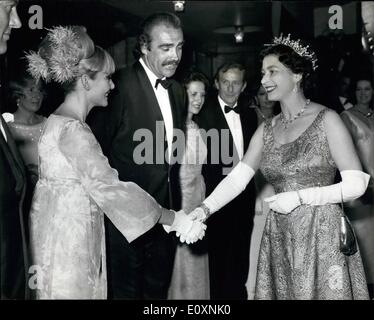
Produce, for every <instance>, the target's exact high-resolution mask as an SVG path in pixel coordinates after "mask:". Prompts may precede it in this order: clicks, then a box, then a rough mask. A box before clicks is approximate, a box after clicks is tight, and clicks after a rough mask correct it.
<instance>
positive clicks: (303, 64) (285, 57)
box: [260, 44, 313, 92]
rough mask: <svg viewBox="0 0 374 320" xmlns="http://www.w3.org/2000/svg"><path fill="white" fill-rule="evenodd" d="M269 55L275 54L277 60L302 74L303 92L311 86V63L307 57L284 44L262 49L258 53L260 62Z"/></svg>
mask: <svg viewBox="0 0 374 320" xmlns="http://www.w3.org/2000/svg"><path fill="white" fill-rule="evenodd" d="M269 55H275V56H277V57H278V59H279V62H280V63H282V64H283V65H285V66H286V67H287V68H288V69H290V70H291V71H292V72H293V73H295V74H301V75H302V79H301V82H300V87H301V88H302V90H303V91H304V92H305V91H308V90H309V89H310V88H311V87H312V79H311V76H312V74H313V64H312V62H311V61H310V60H309V59H307V58H306V57H302V56H300V55H299V54H297V53H296V52H295V51H294V50H293V49H292V48H291V47H289V46H286V45H284V44H277V45H272V46H270V47H266V48H265V49H263V50H262V51H261V53H260V59H261V62H262V61H263V59H264V58H265V57H266V56H269Z"/></svg>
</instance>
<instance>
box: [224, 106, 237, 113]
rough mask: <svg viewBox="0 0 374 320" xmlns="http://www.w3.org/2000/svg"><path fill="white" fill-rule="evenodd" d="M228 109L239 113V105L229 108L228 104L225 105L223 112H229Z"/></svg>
mask: <svg viewBox="0 0 374 320" xmlns="http://www.w3.org/2000/svg"><path fill="white" fill-rule="evenodd" d="M230 111H234V112H236V113H238V114H239V113H240V110H239V107H238V106H236V107H235V108H231V107H229V106H225V113H229V112H230Z"/></svg>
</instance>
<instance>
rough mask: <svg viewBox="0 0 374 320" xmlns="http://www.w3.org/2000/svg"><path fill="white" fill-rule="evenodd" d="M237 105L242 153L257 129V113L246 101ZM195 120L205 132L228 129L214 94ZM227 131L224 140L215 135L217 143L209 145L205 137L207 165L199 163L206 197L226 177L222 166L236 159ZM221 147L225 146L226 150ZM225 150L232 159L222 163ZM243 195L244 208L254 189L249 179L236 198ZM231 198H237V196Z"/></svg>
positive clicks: (210, 140) (253, 195) (230, 163)
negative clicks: (241, 135)
mask: <svg viewBox="0 0 374 320" xmlns="http://www.w3.org/2000/svg"><path fill="white" fill-rule="evenodd" d="M238 107H239V108H240V110H241V112H240V120H241V125H242V131H243V146H244V153H245V152H246V151H247V148H248V145H249V142H250V140H251V137H252V135H253V133H254V132H255V131H256V129H257V116H256V113H255V111H254V110H253V109H251V108H249V107H248V106H247V104H245V103H241V101H240V100H239V103H238ZM231 112H234V111H231ZM195 121H196V122H197V124H198V125H199V127H200V128H201V129H204V130H206V131H208V130H210V129H218V130H219V131H220V132H221V130H222V129H226V130H229V126H228V124H227V121H226V118H225V116H224V114H223V112H222V110H221V107H220V105H219V102H218V97H217V95H214V96H212V97H209V99H207V101H206V103H205V104H204V107H203V109H202V110H201V112H200V113H199V114H198V116H197V117H195ZM228 132H229V137H228V143H227V140H222V135H219V137H220V138H219V143H217V144H214V145H212V139H208V141H207V147H208V159H207V164H206V165H203V171H202V172H203V176H204V178H205V183H206V193H207V196H208V195H209V194H210V193H211V192H212V191H213V190H214V189H215V187H216V186H217V185H218V184H219V183H220V182H221V180H222V179H224V178H225V177H226V174H225V173H224V172H223V169H224V168H226V170H229V169H230V168H232V167H233V166H235V165H236V164H237V162H238V161H239V158H238V152H237V150H236V148H235V144H234V140H233V137H232V134H231V132H230V131H228ZM224 148H226V150H225V149H224ZM227 151H228V152H229V155H230V156H231V157H233V161H231V162H228V163H224V161H222V156H223V155H224V154H227V153H228V152H227ZM213 153H214V155H213ZM217 154H218V155H219V162H218V163H215V162H216V161H215V160H216V158H217V157H216V155H217ZM213 162H214V163H213ZM243 197H244V198H246V200H245V201H247V206H246V207H248V202H249V201H252V202H253V201H254V198H255V190H254V184H253V183H252V182H251V183H249V185H248V186H247V188H246V190H245V191H244V192H243V193H242V195H240V196H239V198H243ZM233 201H238V198H237V199H235V200H233Z"/></svg>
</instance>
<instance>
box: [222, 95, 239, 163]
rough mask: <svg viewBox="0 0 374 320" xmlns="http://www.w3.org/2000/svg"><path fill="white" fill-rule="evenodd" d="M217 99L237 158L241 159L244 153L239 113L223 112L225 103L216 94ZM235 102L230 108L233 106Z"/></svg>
mask: <svg viewBox="0 0 374 320" xmlns="http://www.w3.org/2000/svg"><path fill="white" fill-rule="evenodd" d="M218 101H219V104H220V106H221V110H222V112H223V115H224V116H225V118H226V122H227V124H228V125H229V128H230V131H231V135H232V138H233V140H234V144H235V148H236V150H237V151H238V156H239V160H242V158H243V154H244V145H243V131H242V122H241V121H240V114H238V113H236V112H235V111H230V112H228V113H225V105H226V103H225V102H224V101H223V100H222V99H221V97H220V96H218ZM236 105H237V103H235V105H234V106H233V107H232V108H235V107H236Z"/></svg>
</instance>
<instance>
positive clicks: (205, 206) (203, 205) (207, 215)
mask: <svg viewBox="0 0 374 320" xmlns="http://www.w3.org/2000/svg"><path fill="white" fill-rule="evenodd" d="M200 208H201V209H203V211H204V214H205V218H204V221H205V220H206V219H208V218H209V217H210V216H211V214H212V213H211V212H210V209H209V208H208V206H207V205H206V204H205V203H204V202H203V203H202V204H201V205H200Z"/></svg>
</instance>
